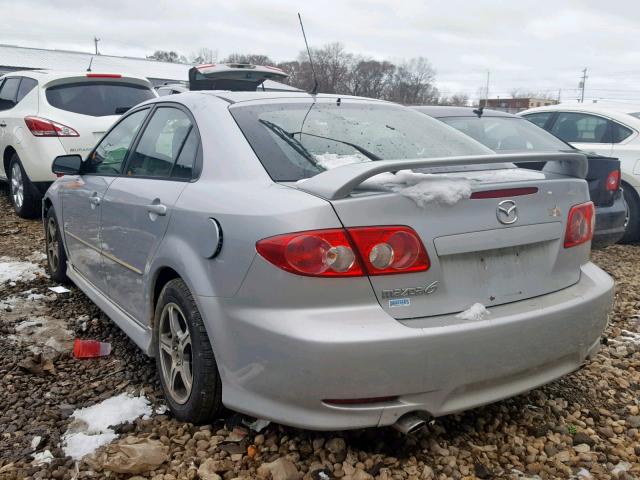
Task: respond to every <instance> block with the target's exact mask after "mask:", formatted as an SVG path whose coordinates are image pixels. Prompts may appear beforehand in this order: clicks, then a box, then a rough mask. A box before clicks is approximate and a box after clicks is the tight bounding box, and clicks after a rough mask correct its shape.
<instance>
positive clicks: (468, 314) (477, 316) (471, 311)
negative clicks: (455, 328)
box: [456, 303, 490, 321]
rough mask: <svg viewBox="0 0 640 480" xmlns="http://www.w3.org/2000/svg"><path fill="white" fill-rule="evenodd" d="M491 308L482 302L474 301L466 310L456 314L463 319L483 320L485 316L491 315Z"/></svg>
mask: <svg viewBox="0 0 640 480" xmlns="http://www.w3.org/2000/svg"><path fill="white" fill-rule="evenodd" d="M489 313H490V312H489V310H487V309H486V308H485V306H484V305H482V304H481V303H474V304H473V305H471V306H470V307H469V308H467V309H466V310H465V311H464V312H460V313H459V314H457V315H456V318H459V319H461V320H470V321H477V320H482V319H483V318H484V317H485V316H487V315H489Z"/></svg>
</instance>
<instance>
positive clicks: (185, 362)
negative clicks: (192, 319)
mask: <svg viewBox="0 0 640 480" xmlns="http://www.w3.org/2000/svg"><path fill="white" fill-rule="evenodd" d="M159 327H160V328H159V331H158V337H159V338H158V342H159V349H158V350H159V352H158V354H159V355H160V365H161V367H162V368H161V370H162V371H161V375H162V377H163V380H164V384H165V386H166V388H167V391H168V393H169V395H171V397H172V398H173V400H174V401H175V402H176V403H179V404H181V405H182V404H184V403H186V401H187V400H189V396H190V395H191V388H192V387H193V370H192V359H193V356H192V349H191V334H190V333H189V326H188V324H187V320H186V317H185V315H184V313H183V312H182V310H181V308H180V307H179V306H178V305H177V304H175V303H168V304H166V305H165V306H164V308H163V309H162V315H161V317H160V325H159Z"/></svg>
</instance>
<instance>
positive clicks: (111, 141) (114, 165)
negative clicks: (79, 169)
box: [83, 108, 149, 175]
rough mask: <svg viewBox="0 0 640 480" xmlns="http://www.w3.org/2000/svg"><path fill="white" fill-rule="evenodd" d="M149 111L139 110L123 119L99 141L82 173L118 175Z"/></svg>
mask: <svg viewBox="0 0 640 480" xmlns="http://www.w3.org/2000/svg"><path fill="white" fill-rule="evenodd" d="M148 112H149V109H148V108H147V109H144V110H140V111H138V112H135V113H132V114H131V115H129V116H128V117H126V118H124V119H123V120H122V121H121V122H120V123H118V124H117V125H116V126H115V127H113V129H112V130H111V131H110V132H109V133H107V135H106V136H105V137H104V138H103V139H102V140H101V141H100V143H99V144H98V146H97V147H96V149H95V151H94V152H93V153H92V154H91V156H90V157H89V160H88V161H87V163H86V166H85V168H84V171H83V173H95V174H98V175H119V174H120V172H121V171H122V162H124V159H125V158H126V157H127V152H128V151H129V148H130V147H131V142H132V141H133V139H134V138H135V136H136V134H137V133H138V130H140V126H141V125H142V122H143V121H144V119H145V117H146V116H147V113H148Z"/></svg>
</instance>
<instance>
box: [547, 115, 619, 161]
mask: <svg viewBox="0 0 640 480" xmlns="http://www.w3.org/2000/svg"><path fill="white" fill-rule="evenodd" d="M549 131H550V132H551V133H553V134H554V135H555V136H556V137H559V138H561V139H562V140H564V141H565V142H567V143H570V144H571V145H573V146H574V147H576V148H578V149H580V150H583V151H585V152H587V153H597V154H599V155H603V156H610V155H611V151H612V148H613V142H612V131H611V124H610V121H609V119H608V118H605V117H601V116H599V115H593V114H590V113H582V112H559V113H558V116H557V117H556V118H555V121H554V122H553V125H552V126H551V128H550V129H549Z"/></svg>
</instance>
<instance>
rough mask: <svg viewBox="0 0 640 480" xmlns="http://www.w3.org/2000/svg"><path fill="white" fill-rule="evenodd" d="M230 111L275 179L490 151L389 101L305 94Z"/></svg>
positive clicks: (435, 122)
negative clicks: (358, 164)
mask: <svg viewBox="0 0 640 480" xmlns="http://www.w3.org/2000/svg"><path fill="white" fill-rule="evenodd" d="M229 111H230V112H231V114H232V115H233V117H234V119H235V121H236V122H237V124H238V126H239V127H240V129H241V130H242V132H243V133H244V135H245V137H246V138H247V140H248V141H249V144H250V145H251V147H252V148H253V150H254V152H255V153H256V155H257V156H258V158H259V159H260V161H261V162H262V164H263V166H264V167H265V169H266V170H267V172H268V173H269V175H270V176H271V178H273V179H274V180H275V181H297V180H301V179H303V178H309V177H313V176H314V175H317V174H318V173H320V172H323V171H324V170H327V169H330V168H334V167H338V166H341V165H346V164H348V163H355V162H368V161H377V160H399V159H418V158H430V157H448V156H456V155H487V154H491V153H493V152H491V150H489V149H487V148H486V147H484V146H483V145H481V144H480V143H478V142H476V141H475V140H473V139H471V138H469V137H467V136H466V135H463V134H461V133H460V132H457V131H456V130H455V129H453V128H449V127H447V126H446V125H444V124H442V123H441V122H439V121H438V120H435V119H433V118H431V117H428V116H427V115H424V114H422V113H419V112H416V111H415V110H412V109H409V108H406V107H401V106H398V105H393V104H385V103H370V102H363V101H341V100H337V99H331V100H327V101H325V100H322V101H316V102H311V101H306V100H305V101H302V102H290V103H286V102H282V103H279V102H272V103H262V104H257V105H256V104H253V105H242V104H237V105H234V106H232V107H231V108H230V109H229Z"/></svg>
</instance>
